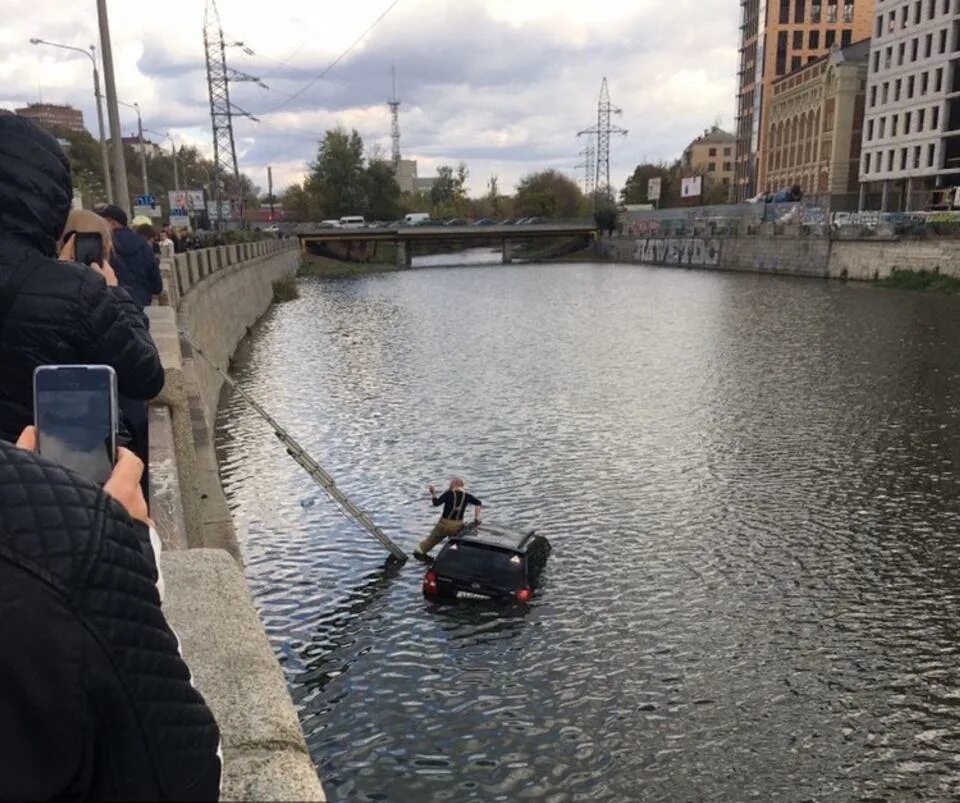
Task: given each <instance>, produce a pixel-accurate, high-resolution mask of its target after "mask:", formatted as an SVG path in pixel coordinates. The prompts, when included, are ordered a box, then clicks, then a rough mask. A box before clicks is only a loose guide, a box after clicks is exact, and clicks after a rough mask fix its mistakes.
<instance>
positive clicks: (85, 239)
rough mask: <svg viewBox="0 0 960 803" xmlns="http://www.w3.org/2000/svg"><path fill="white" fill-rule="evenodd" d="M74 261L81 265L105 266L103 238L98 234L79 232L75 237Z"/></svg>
mask: <svg viewBox="0 0 960 803" xmlns="http://www.w3.org/2000/svg"><path fill="white" fill-rule="evenodd" d="M73 250H74V261H76V262H79V263H80V264H81V265H87V266H90V265H97V266H100V265H103V237H102V236H101V235H100V234H99V233H98V232H95V231H93V232H89V231H78V232H77V233H76V234H74V235H73Z"/></svg>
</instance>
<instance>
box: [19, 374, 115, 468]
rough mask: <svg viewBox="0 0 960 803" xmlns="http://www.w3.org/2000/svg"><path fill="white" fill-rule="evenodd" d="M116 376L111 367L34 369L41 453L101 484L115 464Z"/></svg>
mask: <svg viewBox="0 0 960 803" xmlns="http://www.w3.org/2000/svg"><path fill="white" fill-rule="evenodd" d="M117 419H118V412H117V375H116V373H115V372H114V370H113V368H111V367H110V366H109V365H41V366H40V367H39V368H37V369H36V370H35V371H34V372H33V420H34V423H35V424H36V427H37V451H38V452H39V453H40V454H41V455H43V456H44V457H46V458H48V459H50V460H53V461H55V462H57V463H60V464H61V465H63V466H66V467H67V468H69V469H71V470H73V471H75V472H77V474H80V475H81V476H83V477H86V478H87V479H88V480H91V481H92V482H95V483H97V484H98V485H103V484H104V483H106V481H107V480H108V479H109V478H110V474H111V472H112V471H113V467H114V465H116V462H117Z"/></svg>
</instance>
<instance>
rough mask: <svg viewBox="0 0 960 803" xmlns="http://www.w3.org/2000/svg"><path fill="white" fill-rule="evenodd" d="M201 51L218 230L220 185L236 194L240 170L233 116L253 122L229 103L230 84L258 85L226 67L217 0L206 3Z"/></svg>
mask: <svg viewBox="0 0 960 803" xmlns="http://www.w3.org/2000/svg"><path fill="white" fill-rule="evenodd" d="M203 48H204V51H205V52H206V57H207V88H208V91H209V93H210V120H211V122H212V124H213V187H211V191H212V194H213V196H214V199H215V200H216V204H217V205H216V209H217V222H218V225H217V228H218V229H220V228H222V225H219V224H221V223H222V221H221V220H220V211H221V209H222V208H223V207H222V205H221V202H222V200H223V183H224V179H225V178H230V179H232V180H233V191H234V193H235V194H237V195H239V194H240V168H239V166H238V165H237V146H236V144H235V143H234V139H233V115H234V114H239V115H243V116H246V117H251V119H256V118H254V117H252V116H251V115H249V114H247V112H245V111H243V110H242V109H238V108H236V107H235V106H234V105H233V104H232V103H231V102H230V82H231V81H259V80H260V79H259V78H254V77H253V76H251V75H246V74H245V73H241V72H237V71H236V70H233V69H230V68H229V67H227V45H226V43H225V42H224V40H223V27H222V26H221V25H220V13H219V12H218V11H217V0H207V5H206V8H205V10H204V12H203Z"/></svg>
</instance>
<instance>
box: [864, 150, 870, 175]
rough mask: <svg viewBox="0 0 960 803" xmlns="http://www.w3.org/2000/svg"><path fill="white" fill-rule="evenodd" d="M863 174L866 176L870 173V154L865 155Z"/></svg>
mask: <svg viewBox="0 0 960 803" xmlns="http://www.w3.org/2000/svg"><path fill="white" fill-rule="evenodd" d="M863 172H864V174H866V173H869V172H870V154H869V153H865V154H864V155H863Z"/></svg>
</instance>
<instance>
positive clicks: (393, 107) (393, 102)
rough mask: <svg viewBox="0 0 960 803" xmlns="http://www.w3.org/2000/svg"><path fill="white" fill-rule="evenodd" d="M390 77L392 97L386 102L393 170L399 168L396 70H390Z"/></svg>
mask: <svg viewBox="0 0 960 803" xmlns="http://www.w3.org/2000/svg"><path fill="white" fill-rule="evenodd" d="M390 75H391V76H392V77H393V95H392V96H391V98H390V100H389V101H387V105H388V106H389V107H390V139H391V140H393V151H392V156H393V166H394V168H395V169H399V167H400V100H399V99H398V98H397V68H396V67H391V68H390Z"/></svg>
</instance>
